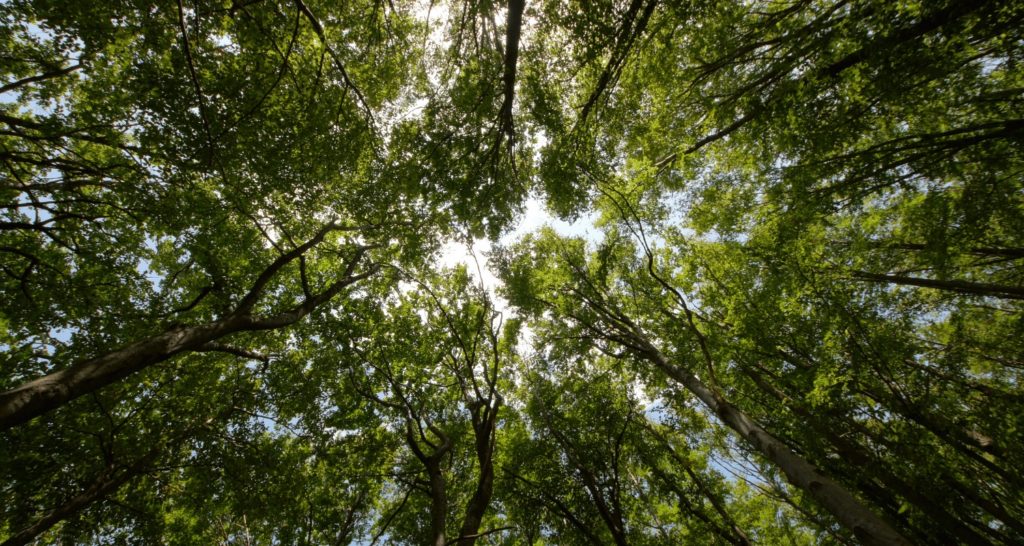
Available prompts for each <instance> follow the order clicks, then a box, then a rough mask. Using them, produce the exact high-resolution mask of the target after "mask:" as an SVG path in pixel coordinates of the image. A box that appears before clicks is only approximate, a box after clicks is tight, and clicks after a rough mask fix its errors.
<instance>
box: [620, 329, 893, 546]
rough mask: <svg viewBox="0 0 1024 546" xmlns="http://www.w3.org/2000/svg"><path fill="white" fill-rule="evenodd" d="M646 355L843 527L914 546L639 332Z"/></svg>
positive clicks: (877, 542) (876, 542)
mask: <svg viewBox="0 0 1024 546" xmlns="http://www.w3.org/2000/svg"><path fill="white" fill-rule="evenodd" d="M633 335H634V337H636V338H637V339H635V340H634V341H635V342H636V343H637V345H638V346H639V347H641V348H642V349H643V356H644V357H646V358H647V359H648V360H649V361H651V362H652V363H653V364H654V365H655V366H657V367H658V368H660V369H661V370H663V371H664V372H665V373H667V374H668V375H669V377H671V378H673V379H675V380H676V381H678V382H680V383H681V384H682V385H683V386H684V387H686V389H687V390H689V391H690V392H691V393H693V394H694V395H696V396H697V398H699V399H700V400H701V401H702V402H703V403H704V404H705V405H707V406H708V408H710V409H711V410H712V411H713V412H714V413H715V415H716V416H717V417H718V418H719V419H721V420H722V422H723V423H725V424H726V426H728V427H729V428H731V429H733V430H734V431H736V432H737V433H739V435H740V436H741V437H743V438H744V439H745V440H746V441H747V442H748V443H749V444H750V445H751V446H752V447H753V448H754V449H756V450H757V451H758V452H759V453H761V454H762V455H763V456H764V457H765V458H766V459H768V460H769V461H771V462H772V463H774V464H775V465H776V466H778V467H779V469H780V470H782V472H783V473H784V474H785V475H786V478H787V479H788V480H789V481H790V483H792V484H793V485H795V486H797V487H799V488H800V489H802V490H803V491H805V492H806V493H807V494H808V495H809V496H810V497H811V498H813V499H814V500H816V501H817V502H818V503H819V504H821V505H822V506H824V507H825V509H826V510H828V511H829V512H830V513H831V514H832V515H833V516H834V517H835V518H836V520H838V521H839V522H840V523H842V524H843V525H844V526H845V527H847V528H848V529H850V530H851V531H853V533H854V535H855V536H856V537H857V539H858V540H860V541H861V542H863V543H864V544H865V545H867V546H897V545H898V546H909V545H910V542H909V541H908V540H907V539H906V538H904V537H903V536H902V535H901V534H900V533H899V532H897V531H896V530H895V529H894V528H893V527H892V526H891V525H890V524H889V523H888V522H886V521H885V520H883V519H882V518H881V517H879V516H877V515H876V514H874V513H873V512H872V511H871V510H869V509H867V508H866V507H865V506H864V505H863V504H861V502H860V501H859V500H857V498H856V497H854V496H853V495H852V494H851V493H850V492H849V491H847V490H846V489H845V488H844V487H843V486H841V485H839V484H838V483H836V482H835V481H833V480H832V479H830V478H829V477H827V476H825V475H824V474H822V473H821V471H819V470H818V469H817V468H816V467H815V466H814V465H812V464H811V463H810V462H808V461H807V460H806V459H804V458H803V457H801V456H800V455H798V454H797V453H795V452H793V451H792V450H791V449H789V447H787V446H786V444H784V443H783V442H782V441H780V440H779V439H777V438H775V437H774V436H772V435H771V434H769V433H768V432H766V431H765V430H764V429H763V428H761V427H760V426H759V425H758V424H757V423H755V422H754V421H753V420H752V419H751V418H750V417H749V416H747V415H746V414H745V413H743V412H742V411H741V410H740V409H739V408H737V407H736V406H733V405H732V404H731V403H729V402H728V401H727V400H726V399H725V398H723V397H722V396H721V395H720V394H718V393H717V392H715V391H714V390H712V389H710V388H708V386H707V385H705V384H704V383H703V382H702V381H701V380H700V379H698V378H697V376H695V375H693V374H692V373H689V372H687V371H684V370H682V369H680V368H679V367H677V366H675V365H674V364H672V362H670V361H669V360H668V357H666V356H665V355H664V354H662V353H661V351H659V350H658V349H657V348H656V347H654V346H653V345H652V344H651V343H650V342H648V341H647V340H646V339H642V338H639V337H638V336H636V335H635V333H634V334H633Z"/></svg>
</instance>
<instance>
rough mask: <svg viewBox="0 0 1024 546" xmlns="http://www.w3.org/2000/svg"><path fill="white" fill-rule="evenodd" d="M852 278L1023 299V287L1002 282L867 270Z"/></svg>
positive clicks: (858, 272)
mask: <svg viewBox="0 0 1024 546" xmlns="http://www.w3.org/2000/svg"><path fill="white" fill-rule="evenodd" d="M853 276H854V278H856V279H860V280H865V281H871V282H877V283H890V284H898V285H904V286H921V287H924V288H934V289H936V290H945V291H948V292H956V293H958V294H973V295H979V296H990V297H993V298H1002V299H1010V300H1024V288H1021V287H1019V286H1008V285H1003V284H991V283H977V282H968V281H944V280H938V279H923V278H921V277H907V276H905V275H883V274H880V273H868V272H867V271H855V272H854V273H853Z"/></svg>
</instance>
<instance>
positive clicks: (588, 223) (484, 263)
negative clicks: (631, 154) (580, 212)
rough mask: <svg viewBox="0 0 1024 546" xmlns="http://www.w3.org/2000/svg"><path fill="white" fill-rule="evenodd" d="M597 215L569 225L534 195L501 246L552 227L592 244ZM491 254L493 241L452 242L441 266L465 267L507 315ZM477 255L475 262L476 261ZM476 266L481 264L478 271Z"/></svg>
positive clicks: (439, 261) (445, 251)
mask: <svg viewBox="0 0 1024 546" xmlns="http://www.w3.org/2000/svg"><path fill="white" fill-rule="evenodd" d="M595 220H596V215H594V214H591V215H589V216H583V217H581V218H579V219H578V220H576V221H575V222H572V223H569V222H566V221H564V220H559V219H558V218H555V217H554V216H552V215H551V213H549V212H548V211H547V209H546V207H545V206H544V202H543V201H542V200H541V199H540V198H539V197H537V196H531V197H530V198H529V199H528V200H527V201H526V210H525V212H523V215H522V216H521V217H520V218H519V222H518V224H517V225H516V228H515V229H514V230H512V231H511V232H509V233H508V234H506V235H505V236H504V237H502V238H501V239H500V240H499V241H498V242H499V244H509V243H512V242H514V241H517V240H519V239H520V238H521V237H522V236H523V235H526V234H527V233H531V232H533V231H536V230H537V229H538V228H540V227H543V226H545V225H546V226H550V227H551V228H553V229H554V230H555V231H556V232H558V233H559V234H561V235H568V236H582V237H584V238H586V239H589V240H591V241H596V240H597V239H598V230H597V228H596V227H594V221H595ZM490 251H491V242H490V241H488V240H486V239H475V240H474V241H473V246H472V248H470V247H468V246H467V245H466V244H465V243H463V242H458V241H449V242H448V243H447V244H445V245H444V246H443V247H442V248H441V258H440V260H438V265H439V266H441V267H454V266H456V265H458V264H464V265H465V266H466V268H467V269H468V270H469V273H470V274H471V275H473V278H475V279H476V280H477V281H478V282H482V283H483V285H484V288H486V289H487V292H488V294H489V295H490V296H491V298H492V300H493V301H494V306H495V308H496V309H497V310H498V311H501V312H504V311H505V310H506V309H507V308H508V302H506V301H505V300H503V299H502V298H500V297H498V296H497V295H496V294H495V288H497V287H498V285H499V284H501V281H499V280H498V278H497V277H495V275H494V270H493V268H492V267H491V262H490V259H489V257H488V255H489V253H490ZM474 254H475V255H476V260H474V259H473V256H474ZM477 263H479V264H480V267H479V272H478V269H477Z"/></svg>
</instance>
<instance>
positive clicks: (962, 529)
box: [744, 370, 989, 546]
mask: <svg viewBox="0 0 1024 546" xmlns="http://www.w3.org/2000/svg"><path fill="white" fill-rule="evenodd" d="M744 371H745V373H746V375H747V376H748V377H750V378H751V379H753V380H754V382H755V383H756V384H757V385H758V387H760V388H761V390H763V391H765V392H766V393H768V394H769V395H771V396H772V397H773V398H775V399H776V400H778V401H779V402H781V403H782V404H783V405H784V406H786V407H788V408H789V409H790V410H792V411H793V413H795V414H797V415H799V416H800V417H802V418H804V419H807V421H808V423H810V425H811V427H813V428H814V429H815V430H816V431H817V432H818V433H819V434H822V435H823V436H824V437H825V439H826V440H828V442H829V444H831V445H832V446H833V447H835V448H836V450H837V452H838V454H839V456H840V458H841V459H842V460H844V461H846V462H847V463H850V464H853V465H857V466H870V467H871V468H872V469H873V471H872V472H873V474H874V475H875V476H876V477H877V478H878V479H879V480H880V481H881V482H882V484H884V485H885V487H886V488H888V489H889V490H891V491H893V492H895V493H898V494H900V495H902V496H903V497H904V498H905V499H906V500H908V501H910V503H911V504H913V505H914V506H916V507H918V509H920V510H921V511H922V512H924V513H925V514H927V515H928V516H929V518H931V520H932V522H934V523H935V524H937V525H938V526H939V527H940V528H941V529H942V530H943V531H944V533H943V535H945V536H946V538H947V539H948V540H952V537H954V536H955V537H957V543H959V544H970V545H977V546H982V545H985V544H988V543H989V541H988V540H986V539H985V538H984V537H982V536H981V535H979V534H977V533H976V532H974V531H973V530H972V529H971V528H970V527H968V526H966V525H964V524H962V523H961V522H960V520H959V519H958V518H957V517H955V516H953V515H951V514H950V513H949V512H947V511H946V510H945V509H944V508H943V507H942V506H941V505H939V504H937V503H935V502H934V501H933V500H932V499H931V498H929V497H928V496H927V495H925V494H923V493H921V492H920V491H918V490H917V489H915V488H914V487H913V486H912V485H911V484H909V483H907V481H906V480H904V479H903V478H900V477H899V476H897V475H896V474H894V473H893V472H892V471H890V470H889V469H888V467H887V466H886V465H885V464H884V463H882V462H881V461H877V460H875V458H874V457H872V456H871V455H870V454H868V453H867V452H865V450H864V449H863V448H862V447H861V446H860V445H858V444H856V443H854V442H853V441H851V440H848V439H846V438H844V437H843V436H841V435H839V434H837V433H836V432H834V429H833V428H830V427H828V426H827V425H823V424H821V423H820V422H819V421H818V419H816V418H815V417H814V415H812V414H811V413H810V412H809V411H807V410H806V409H805V408H803V407H802V406H800V405H798V404H796V403H795V402H794V401H793V400H792V399H791V398H789V397H788V396H786V395H785V394H784V393H782V392H781V391H779V390H778V389H777V388H776V387H775V386H774V385H771V384H770V383H768V382H767V380H765V378H763V377H761V375H760V374H758V373H757V372H754V371H752V370H744ZM948 540H947V542H948Z"/></svg>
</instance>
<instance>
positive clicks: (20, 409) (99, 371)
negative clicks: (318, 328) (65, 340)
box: [0, 258, 378, 430]
mask: <svg viewBox="0 0 1024 546" xmlns="http://www.w3.org/2000/svg"><path fill="white" fill-rule="evenodd" d="M357 259H358V258H357ZM350 266H351V267H354V263H350ZM351 267H350V269H351ZM377 270H378V267H377V266H374V267H371V268H370V269H369V270H368V271H366V272H365V273H361V274H359V275H351V273H349V274H348V275H347V276H346V277H344V278H343V279H341V280H338V281H336V282H335V283H333V284H332V285H331V286H330V287H329V288H327V289H325V290H324V291H323V292H321V293H320V294H317V295H315V296H309V297H307V298H306V300H305V301H303V302H302V303H301V304H299V305H297V306H295V307H293V308H291V309H288V310H286V311H284V312H281V313H278V314H276V315H273V316H270V317H265V318H260V319H257V318H254V317H253V316H251V315H250V314H248V312H238V311H236V312H234V313H231V314H230V315H228V316H227V317H225V318H223V319H221V320H217V321H214V322H210V323H208V324H202V325H199V326H186V327H172V328H170V329H168V330H166V331H164V332H163V333H161V334H157V335H155V336H153V337H150V338H148V339H144V340H142V341H137V342H135V343H132V344H131V345H128V346H127V347H124V348H122V349H118V350H116V351H112V352H110V353H107V354H105V355H103V356H100V357H97V358H93V359H91V360H86V361H84V362H77V363H75V364H72V365H71V366H70V367H68V368H66V369H63V370H59V371H56V372H53V373H51V374H49V375H46V376H43V377H40V378H38V379H34V380H32V381H29V382H27V383H24V384H22V385H20V386H18V387H15V388H13V389H11V390H8V391H6V392H3V393H0V430H6V429H9V428H11V427H13V426H15V425H19V424H21V423H24V422H26V421H28V420H30V419H32V418H34V417H37V416H39V415H42V414H44V413H46V412H48V411H51V410H53V409H56V408H59V407H60V406H63V405H64V404H66V403H68V402H70V401H72V400H74V399H75V398H78V397H79V396H82V395H84V394H89V393H91V392H94V391H97V390H99V389H101V388H103V387H105V386H107V385H110V384H111V383H114V382H117V381H120V380H121V379H124V378H126V377H128V376H130V375H132V374H134V373H135V372H138V371H141V370H143V369H145V368H147V367H149V366H152V365H154V364H158V363H160V362H163V361H165V360H168V359H170V358H171V357H173V356H175V355H178V354H180V353H183V352H186V351H194V350H197V349H200V348H202V346H203V345H205V344H207V343H209V342H211V341H214V340H217V339H220V338H223V337H225V336H227V335H230V334H233V333H235V332H240V331H249V330H270V329H275V328H282V327H284V326H288V325H290V324H294V323H295V322H298V321H299V320H300V319H302V318H303V317H305V316H306V315H308V314H309V313H311V312H312V311H313V310H314V309H315V308H316V307H317V306H319V305H321V304H323V303H324V302H326V301H328V300H330V299H331V298H332V297H334V296H335V295H337V294H338V293H340V292H341V291H342V289H344V288H345V287H346V286H349V285H351V284H352V283H354V282H356V281H359V280H361V279H364V278H366V277H368V276H370V275H372V274H374V273H375V272H376V271H377ZM264 284H265V282H264ZM253 290H254V291H255V290H256V288H254V289H253ZM250 298H254V296H252V292H250V296H247V297H246V299H245V300H243V303H242V304H240V307H243V306H244V304H245V302H246V300H249V299H250Z"/></svg>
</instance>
